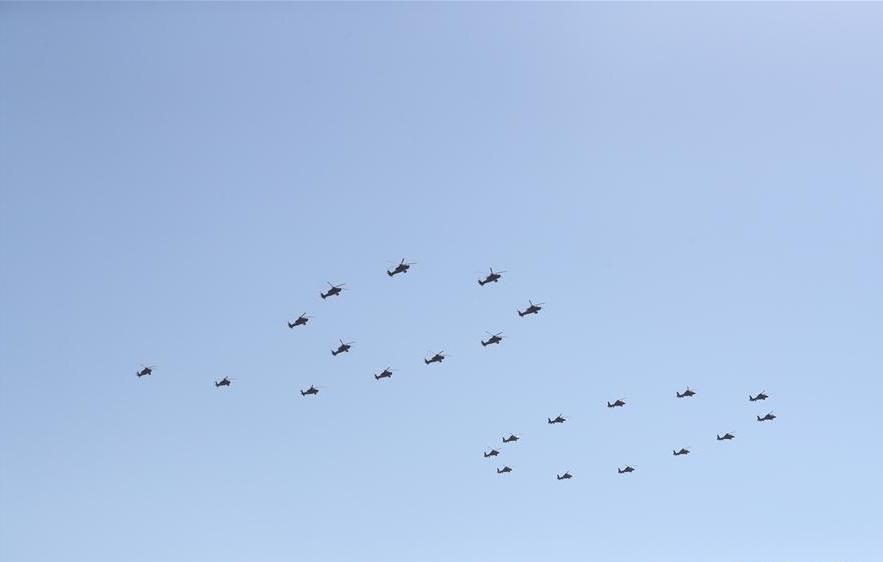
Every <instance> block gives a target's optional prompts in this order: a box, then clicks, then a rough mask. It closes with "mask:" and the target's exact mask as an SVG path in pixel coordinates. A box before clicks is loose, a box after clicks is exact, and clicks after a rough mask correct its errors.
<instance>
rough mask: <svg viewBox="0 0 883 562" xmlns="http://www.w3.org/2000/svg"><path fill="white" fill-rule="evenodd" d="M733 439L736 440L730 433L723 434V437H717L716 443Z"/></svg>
mask: <svg viewBox="0 0 883 562" xmlns="http://www.w3.org/2000/svg"><path fill="white" fill-rule="evenodd" d="M735 438H736V436H735V435H733V434H732V433H724V434H723V435H718V436H717V440H718V441H729V440H730V439H735Z"/></svg>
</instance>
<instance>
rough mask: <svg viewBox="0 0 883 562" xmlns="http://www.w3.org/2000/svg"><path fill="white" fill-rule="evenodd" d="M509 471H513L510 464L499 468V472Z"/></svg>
mask: <svg viewBox="0 0 883 562" xmlns="http://www.w3.org/2000/svg"><path fill="white" fill-rule="evenodd" d="M507 472H512V469H511V468H509V467H508V466H504V467H503V468H498V469H497V474H506V473H507Z"/></svg>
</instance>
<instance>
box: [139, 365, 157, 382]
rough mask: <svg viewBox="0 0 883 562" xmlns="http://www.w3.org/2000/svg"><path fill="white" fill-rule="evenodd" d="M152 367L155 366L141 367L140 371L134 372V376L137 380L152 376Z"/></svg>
mask: <svg viewBox="0 0 883 562" xmlns="http://www.w3.org/2000/svg"><path fill="white" fill-rule="evenodd" d="M154 367H155V365H150V366H147V367H142V368H141V370H140V371H136V372H135V376H136V377H138V378H139V379H140V378H141V377H143V376H146V375H152V374H153V368H154Z"/></svg>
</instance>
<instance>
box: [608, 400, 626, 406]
mask: <svg viewBox="0 0 883 562" xmlns="http://www.w3.org/2000/svg"><path fill="white" fill-rule="evenodd" d="M623 406H625V400H623V399H622V398H619V399H617V400H616V402H614V403H613V404H611V403H610V402H608V403H607V407H608V408H622V407H623Z"/></svg>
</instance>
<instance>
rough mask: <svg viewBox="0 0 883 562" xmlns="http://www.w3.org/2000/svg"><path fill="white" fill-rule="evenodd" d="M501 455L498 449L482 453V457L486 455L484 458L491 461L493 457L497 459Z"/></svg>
mask: <svg viewBox="0 0 883 562" xmlns="http://www.w3.org/2000/svg"><path fill="white" fill-rule="evenodd" d="M499 454H500V451H498V450H496V449H491V450H490V451H488V452H487V453H482V455H484V458H486V459H489V458H491V457H496V456H497V455H499Z"/></svg>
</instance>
